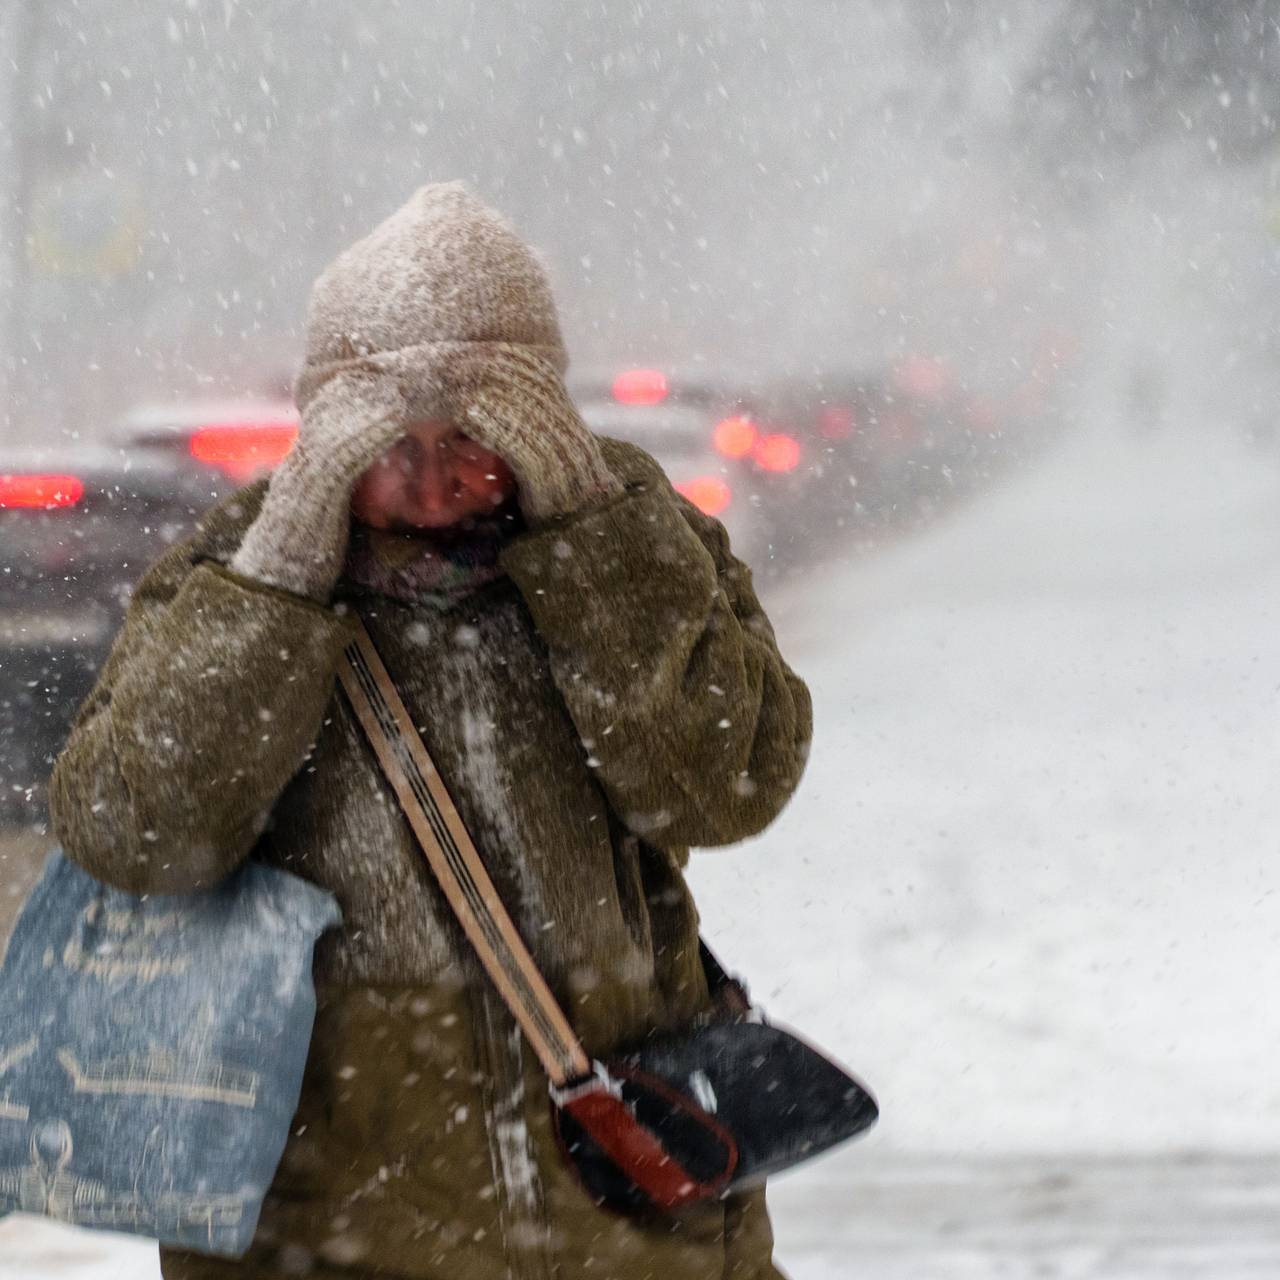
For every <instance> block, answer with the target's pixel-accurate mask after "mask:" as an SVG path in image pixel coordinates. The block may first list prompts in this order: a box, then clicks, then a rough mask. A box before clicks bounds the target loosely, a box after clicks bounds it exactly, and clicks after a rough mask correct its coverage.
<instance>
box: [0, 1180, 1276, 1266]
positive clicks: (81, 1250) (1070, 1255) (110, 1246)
mask: <svg viewBox="0 0 1280 1280" xmlns="http://www.w3.org/2000/svg"><path fill="white" fill-rule="evenodd" d="M816 1173H820V1174H821V1176H815V1173H807V1174H804V1175H795V1176H793V1177H792V1178H791V1179H789V1180H787V1181H784V1182H781V1183H779V1185H778V1187H777V1190H776V1191H775V1192H774V1194H773V1199H774V1206H775V1217H776V1219H777V1228H778V1230H777V1234H778V1257H779V1259H780V1260H781V1261H782V1262H783V1264H784V1265H785V1267H786V1269H787V1271H788V1272H789V1274H790V1275H791V1277H792V1280H855V1278H857V1277H864V1276H865V1277H871V1278H873V1280H990V1278H991V1277H995V1276H1007V1277H1018V1278H1019V1280H1020V1278H1021V1277H1031V1276H1035V1277H1040V1278H1041V1280H1187V1278H1189V1277H1196V1278H1198V1280H1263V1277H1266V1280H1274V1277H1275V1275H1276V1274H1277V1270H1278V1269H1280V1179H1278V1178H1277V1170H1276V1166H1275V1162H1274V1161H1271V1160H1267V1159H1259V1160H1248V1159H1243V1160H1222V1161H1206V1162H1196V1161H1190V1162H1179V1163H1169V1162H1165V1161H1159V1162H1152V1161H1144V1160H1140V1159H1132V1160H1112V1161H1107V1160H1062V1159H1058V1160H1053V1159H1046V1160H1043V1161H1042V1160H1037V1159H1025V1158H1024V1159H988V1160H980V1161H939V1160H936V1159H931V1158H921V1159H898V1160H893V1161H891V1162H880V1163H876V1162H872V1161H863V1162H861V1163H860V1164H859V1165H858V1166H857V1167H856V1168H855V1166H854V1164H853V1163H852V1162H850V1161H844V1160H839V1161H831V1162H829V1163H828V1164H826V1165H825V1166H819V1169H818V1171H816ZM158 1275H159V1268H158V1266H157V1264H156V1260H155V1249H154V1247H153V1246H151V1245H147V1244H142V1243H137V1242H134V1241H131V1240H126V1239H124V1238H122V1237H110V1236H102V1235H94V1234H90V1233H87V1232H79V1231H72V1230H69V1229H67V1228H62V1227H55V1226H52V1225H49V1224H46V1223H43V1222H40V1221H37V1220H34V1219H9V1220H7V1221H6V1222H5V1223H0V1280H45V1278H52V1277H57V1280H154V1278H155V1277H157V1276H158Z"/></svg>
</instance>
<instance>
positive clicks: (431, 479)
mask: <svg viewBox="0 0 1280 1280" xmlns="http://www.w3.org/2000/svg"><path fill="white" fill-rule="evenodd" d="M433 453H434V456H432V454H428V455H427V456H426V457H425V458H424V459H423V461H422V464H421V465H420V466H419V468H418V477H417V479H418V501H419V502H420V503H421V504H422V506H423V507H424V508H425V509H426V510H428V511H443V510H444V509H445V508H446V507H447V506H448V505H449V502H450V500H451V498H452V497H453V469H452V467H451V466H450V465H449V463H448V461H447V459H446V458H445V457H444V455H443V454H442V453H440V452H439V451H433Z"/></svg>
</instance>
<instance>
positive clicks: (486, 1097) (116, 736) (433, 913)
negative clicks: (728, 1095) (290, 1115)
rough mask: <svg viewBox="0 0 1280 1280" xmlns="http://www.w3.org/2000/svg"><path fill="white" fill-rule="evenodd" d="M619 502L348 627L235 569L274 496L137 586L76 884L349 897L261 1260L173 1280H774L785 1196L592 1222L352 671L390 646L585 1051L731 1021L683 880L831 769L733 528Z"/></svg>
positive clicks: (94, 711)
mask: <svg viewBox="0 0 1280 1280" xmlns="http://www.w3.org/2000/svg"><path fill="white" fill-rule="evenodd" d="M603 443H604V445H605V448H606V457H607V461H608V463H609V466H610V468H611V469H612V471H613V472H614V473H615V474H616V475H618V476H619V477H620V478H622V479H623V480H624V482H625V486H626V488H625V493H624V494H623V495H622V496H621V497H619V498H615V499H612V500H610V501H608V502H607V503H605V504H603V505H599V506H596V507H594V508H590V509H586V510H583V511H580V512H578V513H576V514H574V515H573V516H570V517H567V518H564V519H561V520H557V521H555V522H553V523H551V524H549V525H545V526H541V527H538V528H536V529H533V530H530V531H525V532H522V533H520V534H518V535H517V536H515V537H514V538H512V539H511V540H510V541H509V542H508V543H507V544H506V545H505V546H504V548H503V550H502V553H501V565H502V568H503V569H504V570H505V574H506V576H504V577H500V578H499V579H498V580H496V581H492V582H489V583H487V584H485V585H483V586H481V587H478V588H477V589H475V590H473V591H471V592H470V593H468V594H465V595H463V596H462V597H461V598H454V599H452V600H449V601H443V600H442V601H440V602H438V603H430V604H424V603H418V604H406V603H403V602H400V601H397V600H392V599H388V598H386V597H383V596H378V595H373V594H369V593H368V592H365V591H362V590H360V589H359V588H357V587H355V586H354V585H352V584H350V583H346V582H345V581H344V583H342V584H340V586H339V590H338V593H337V596H336V598H335V601H334V603H333V605H332V606H331V607H324V606H321V605H317V604H313V603H311V602H309V601H306V600H303V599H302V598H300V597H295V596H293V595H290V594H288V593H285V592H282V591H278V590H275V589H272V588H270V587H266V586H263V585H261V584H259V583H256V582H254V581H251V580H248V579H244V578H241V577H239V576H237V575H235V574H233V573H231V572H230V571H229V570H228V569H227V568H226V567H225V562H226V561H227V560H228V559H229V558H230V556H231V554H232V553H233V552H234V550H235V548H236V546H237V545H238V542H239V540H240V538H241V537H242V536H243V534H244V532H245V530H246V529H247V528H248V526H249V524H250V523H251V521H252V520H253V518H254V515H255V514H256V511H257V508H258V505H259V503H260V501H261V498H262V492H263V485H261V484H259V485H255V486H252V487H250V488H249V489H246V490H244V491H242V492H241V493H240V494H238V495H236V496H235V498H233V499H232V500H229V501H227V502H224V503H223V504H221V506H220V507H218V508H215V509H214V510H213V511H212V512H211V513H209V515H208V516H207V517H206V519H205V520H204V522H203V523H202V526H201V530H200V531H199V532H198V534H197V535H196V536H195V537H194V538H193V539H191V540H190V541H188V542H187V543H185V544H183V545H182V546H180V547H177V548H175V549H174V550H173V551H171V552H170V553H169V554H167V555H166V556H165V557H164V558H163V559H162V560H160V561H159V562H158V563H157V564H156V565H155V566H154V567H153V568H152V569H151V571H150V572H149V573H148V574H147V575H146V577H145V578H144V579H143V581H142V583H141V584H140V585H139V587H138V589H137V591H136V593H135V596H134V598H133V601H132V604H131V607H130V611H129V615H128V618H127V620H126V624H125V627H124V629H123V631H122V633H121V635H120V637H119V639H118V640H117V643H116V646H115V649H114V650H113V652H112V655H111V657H110V660H109V661H108V663H107V665H106V667H105V669H104V671H103V673H102V677H101V680H100V681H99V684H98V686H97V688H96V689H95V690H94V692H93V694H92V695H91V696H90V698H89V700H88V701H87V702H86V704H85V706H84V707H83V708H82V709H81V712H80V715H79V717H78V719H77V722H76V725H75V728H74V730H73V732H72V734H71V737H70V740H69V742H68V744H67V747H66V750H65V751H64V752H63V754H62V755H61V757H60V758H59V760H58V762H57V765H56V767H55V770H54V774H53V780H52V788H51V807H52V814H53V822H54V827H55V830H56V832H57V834H58V836H59V838H60V839H61V841H62V843H63V845H64V847H65V849H66V851H67V853H68V855H69V856H71V857H72V858H74V859H75V860H76V861H77V862H79V863H80V864H81V865H82V866H84V867H85V868H87V869H88V870H89V871H90V872H92V873H93V874H94V875H96V876H98V877H99V878H101V879H103V880H105V881H107V882H109V883H111V884H113V885H116V886H118V887H120V888H123V889H126V890H130V891H134V892H159V893H173V892H183V891H186V890H190V889H196V888H199V887H201V886H204V885H209V884H212V883H214V882H216V881H217V880H218V879H219V878H220V877H222V876H224V875H226V874H227V873H228V872H229V871H231V870H232V869H233V868H234V867H235V866H236V865H237V864H238V863H239V862H240V861H241V860H242V859H244V858H246V857H250V856H252V857H255V858H259V859H261V860H263V861H264V862H268V863H271V864H273V865H275V866H280V867H283V868H286V869H288V870H290V871H293V872H295V873H297V874H299V875H302V876H304V877H306V878H307V879H310V880H313V881H315V882H316V883H318V884H321V885H323V886H324V887H326V888H328V889H330V890H331V891H332V892H333V893H334V894H335V895H336V896H337V898H338V901H339V903H340V905H341V907H342V911H343V915H344V921H343V925H342V927H341V929H339V930H335V931H333V932H332V933H330V934H329V935H326V937H325V938H324V939H322V941H321V943H320V946H319V948H318V950H317V956H316V978H317V991H318V1003H319V1011H318V1014H317V1021H316V1028H315V1033H314V1036H313V1041H312V1048H311V1053H310V1057H309V1061H308V1067H307V1076H306V1081H305V1083H304V1087H303V1094H302V1099H301V1102H300V1105H299V1110H298V1115H297V1117H296V1120H295V1124H294V1126H293V1133H292V1136H291V1137H290V1140H289V1144H288V1146H287V1148H286V1152H285V1157H284V1160H283V1162H282V1164H281V1167H280V1170H279V1173H278V1175H277V1178H276V1181H275V1183H274V1184H273V1187H272V1191H271V1194H270V1196H269V1198H268V1202H267V1205H266V1208H265V1210H264V1214H263V1218H262V1223H261V1226H260V1229H259V1233H258V1237H257V1239H256V1240H255V1244H254V1247H253V1249H252V1250H251V1252H250V1254H249V1255H248V1257H247V1258H246V1259H245V1260H243V1261H242V1262H239V1263H229V1262H220V1261H215V1260H213V1259H205V1258H199V1257H197V1256H195V1255H190V1254H184V1253H177V1252H173V1251H167V1250H166V1251H162V1261H163V1269H164V1274H165V1275H166V1276H169V1277H174V1276H180V1277H197V1276H208V1277H214V1276H231V1275H236V1276H240V1275H256V1276H277V1275H280V1276H283V1275H298V1274H311V1275H317V1276H322V1275H330V1274H333V1275H346V1276H364V1275H370V1276H372V1275H388V1276H405V1277H424V1278H426V1277H430V1278H431V1280H498V1278H499V1277H506V1276H512V1277H517V1278H521V1280H523V1278H525V1277H534V1278H543V1277H558V1278H560V1280H578V1278H579V1277H581V1278H583V1280H586V1278H588V1277H592V1278H597V1277H598V1278H601V1280H604V1278H609V1280H713V1278H714V1280H720V1278H721V1277H733V1278H734V1280H768V1278H770V1277H775V1276H776V1275H777V1274H778V1273H777V1272H776V1271H775V1269H774V1268H773V1265H772V1263H771V1261H770V1252H771V1238H770V1231H769V1225H768V1219H767V1215H766V1213H765V1210H764V1205H763V1197H762V1196H761V1195H758V1194H757V1195H751V1196H744V1197H739V1198H737V1199H735V1200H733V1201H731V1202H729V1204H728V1205H727V1206H725V1205H713V1206H710V1207H706V1208H704V1209H701V1210H699V1211H698V1212H696V1213H694V1214H692V1215H690V1216H688V1217H687V1218H683V1219H681V1220H680V1221H678V1222H676V1223H673V1224H665V1225H657V1226H641V1225H637V1224H636V1223H634V1222H631V1221H628V1220H625V1219H621V1218H616V1217H613V1216H611V1215H608V1214H606V1213H604V1212H602V1211H600V1210H598V1209H597V1208H595V1207H594V1206H593V1204H592V1203H591V1202H590V1200H589V1199H588V1198H587V1196H586V1195H585V1194H584V1193H583V1192H582V1191H581V1190H580V1189H579V1188H578V1186H577V1184H576V1183H575V1182H574V1180H573V1178H572V1176H571V1174H570V1173H569V1171H568V1170H567V1169H566V1168H565V1167H564V1166H563V1164H562V1162H561V1157H560V1155H559V1153H558V1150H557V1149H556V1146H555V1143H554V1140H553V1137H552V1135H551V1132H550V1124H549V1108H548V1103H547V1094H546V1083H545V1077H543V1075H542V1074H541V1069H540V1067H539V1066H538V1063H537V1061H536V1059H534V1058H533V1057H532V1055H531V1054H530V1052H529V1051H528V1048H527V1046H526V1045H525V1044H524V1043H523V1040H522V1038H521V1036H520V1035H519V1033H518V1032H517V1031H516V1029H515V1026H514V1023H513V1021H512V1019H511V1018H510V1015H509V1014H508V1012H507V1011H506V1009H505V1007H504V1006H502V1005H501V1003H500V1002H499V1001H498V1000H497V998H496V997H495V996H494V995H493V994H492V992H491V991H490V989H489V987H488V984H487V982H486V980H485V979H484V977H483V976H482V975H481V973H480V971H479V968H478V966H477V964H476V962H475V960H474V958H473V957H472V956H471V954H470V953H469V951H468V950H467V947H466V944H465V942H464V941H463V940H462V938H461V934H460V931H459V930H458V928H457V925H456V923H455V922H454V920H453V919H452V917H451V915H450V914H449V911H448V908H447V906H446V905H445V904H444V900H443V898H442V897H441V895H440V892H439V890H438V888H437V886H436V885H435V883H434V881H433V880H432V879H431V875H430V872H429V870H428V868H427V866H426V864H425V862H424V861H423V858H422V854H421V852H420V850H419V849H418V847H417V845H416V843H415V841H414V839H413V836H412V835H411V833H410V830H409V827H408V825H407V823H406V822H405V820H404V818H403V816H402V815H401V813H400V811H399V809H398V807H397V804H396V801H395V799H394V797H393V795H392V793H391V792H390V790H389V787H388V786H387V784H386V783H385V781H384V779H383V777H382V775H381V773H380V772H379V769H378V766H377V763H376V761H375V759H374V756H373V754H372V752H371V750H370V749H369V747H368V745H367V744H366V742H365V740H364V739H363V737H362V735H361V731H360V729H359V727H358V724H357V722H356V720H355V718H354V716H353V713H352V712H351V710H350V708H349V707H348V706H347V704H346V702H345V701H344V699H343V697H342V695H341V694H340V693H338V692H337V691H336V684H335V673H336V668H337V664H338V661H339V658H340V655H341V653H342V650H343V648H344V646H345V645H346V643H347V642H348V641H349V639H350V635H351V624H350V615H351V613H352V612H354V613H355V614H357V615H358V616H359V617H360V618H361V619H362V620H363V621H364V623H365V625H366V626H367V627H368V629H369V631H370V634H371V635H372V637H373V639H374V642H375V644H376V645H377V646H378V648H379V650H380V652H381V654H382V657H383V659H384V661H385V662H386V664H387V666H388V668H389V669H390V671H391V674H392V675H393V677H394V678H395V680H396V682H397V685H398V687H399V689H400V692H401V695H402V696H403V698H404V701H405V703H406V704H407V706H408V708H409V710H410V712H411V714H412V715H413V717H414V719H415V722H416V724H417V725H418V727H419V730H420V732H421V734H422V737H423V740H424V742H425V743H426V746H427V748H428V750H429V751H430V753H431V755H432V758H433V759H434V761H435V763H436V765H437V767H438V768H439V770H440V772H441V774H442V775H443V777H444V779H445V781H446V783H447V785H448V786H449V788H450V791H451V793H452V796H453V798H454V801H455V803H456V805H457V807H458V809H459V812H460V813H461V815H462V817H463V819H464V821H465V822H466V823H467V826H468V827H469V829H470V831H471V834H472V836H473V838H474V839H475V842H476V845H477V847H478V849H479V851H480V853H481V855H482V856H483V857H484V859H485V861H486V863H487V865H488V867H489V868H490V870H491V872H492V874H493V876H494V879H495V881H496V882H497V885H498V887H499V889H500V891H501V892H502V894H503V896H504V898H505V900H506V902H507V904H508V905H509V907H510V908H511V910H512V913H513V915H514V917H515V919H516V922H517V924H518V926H519V927H520V929H521V932H522V933H523V935H524V937H525V938H526V940H527V941H528V942H529V944H530V946H531V948H532V950H533V953H534V955H535V957H536V958H537V960H538V962H539V963H540V965H541V967H542V969H543V971H544V973H545V974H546V975H547V977H548V980H549V981H550V983H551V986H552V988H553V990H554V991H555V993H556V995H557V997H558V998H559V999H560V1001H561V1003H562V1004H563V1005H564V1007H565V1009H566V1011H567V1012H568V1014H569V1016H570V1019H571V1021H572V1022H573V1024H574V1026H575V1028H576V1029H577V1031H578V1033H579V1035H580V1036H581V1038H582V1040H583V1043H584V1045H585V1047H586V1048H587V1050H588V1051H589V1052H591V1053H593V1054H603V1053H607V1052H609V1051H610V1050H613V1049H615V1048H616V1047H618V1046H620V1045H623V1044H625V1043H627V1042H630V1041H635V1040H637V1039H639V1038H641V1037H643V1036H644V1035H645V1034H646V1033H648V1032H651V1031H653V1030H656V1029H665V1028H671V1027H676V1026H679V1025H681V1024H682V1023H684V1022H686V1021H687V1020H688V1019H689V1018H690V1017H691V1016H692V1015H693V1014H694V1013H696V1012H697V1011H698V1010H699V1009H701V1008H704V1007H705V1006H706V1004H707V1001H708V995H707V989H706V984H705V980H704V978H703V976H702V973H701V970H700V966H699V963H698V956H697V916H696V913H695V910H694V907H693V903H692V901H691V899H690V896H689V893H688V890H687V888H686V886H685V883H684V878H683V875H682V870H681V869H682V867H683V865H684V864H685V862H686V859H687V850H688V847H689V846H691V845H724V844H729V843H732V842H734V841H737V840H741V839H743V838H745V837H747V836H750V835H752V834H754V833H756V832H758V831H760V830H761V829H762V828H763V827H765V826H766V825H767V824H768V823H769V822H770V821H771V820H772V819H773V818H774V817H775V816H776V815H777V813H778V812H779V810H780V809H781V808H782V806H783V805H784V804H785V803H786V801H787V799H788V797H789V796H790V795H791V793H792V792H793V790H794V789H795V786H796V784H797V782H798V780H799V777H800V774H801V771H802V769H803V766H804V761H805V758H806V754H807V751H808V745H809V739H810V733H811V710H810V702H809V696H808V692H807V690H806V689H805V686H804V684H803V683H802V682H801V680H800V679H799V678H798V677H797V676H796V675H795V674H794V673H793V672H792V671H791V670H790V669H789V668H788V666H787V665H786V663H785V662H784V661H783V660H782V658H781V656H780V655H779V653H778V649H777V646H776V644H775V640H774V635H773V631H772V628H771V627H770V624H769V622H768V620H767V618H766V617H765V615H764V613H763V612H762V611H761V609H760V606H759V604H758V602H757V599H756V596H755V594H754V592H753V589H752V585H751V576H750V572H749V571H748V570H747V569H746V568H745V567H744V566H743V565H742V564H741V563H740V562H739V561H737V560H736V559H735V558H734V557H733V555H732V554H731V552H730V549H729V546H728V543H727V539H726V536H725V533H724V530H723V528H722V527H721V526H720V525H719V523H718V522H716V521H715V520H712V519H710V518H708V517H706V516H704V515H702V514H701V513H700V512H698V511H697V510H696V509H695V508H694V507H692V506H691V505H690V504H689V503H687V502H686V501H685V500H684V499H683V498H680V497H678V496H677V495H676V494H675V493H674V491H673V490H672V488H671V486H670V485H669V483H668V482H667V480H666V478H665V476H663V474H662V472H661V470H660V469H659V468H658V467H657V465H656V464H655V463H654V462H653V461H652V459H650V458H649V457H648V455H646V454H644V453H643V452H642V451H640V450H638V449H635V448H634V447H632V446H629V445H625V444H621V443H619V442H615V441H608V440H606V441H604V442H603Z"/></svg>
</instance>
